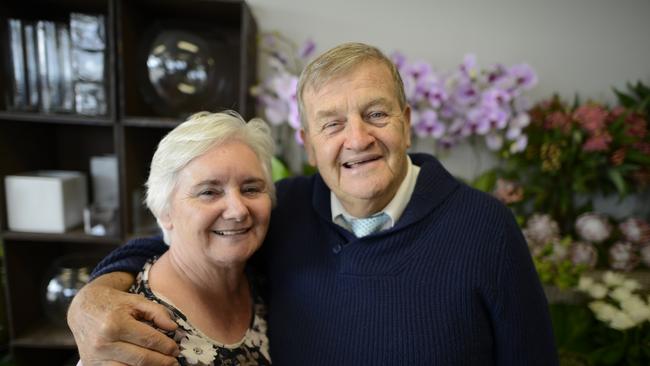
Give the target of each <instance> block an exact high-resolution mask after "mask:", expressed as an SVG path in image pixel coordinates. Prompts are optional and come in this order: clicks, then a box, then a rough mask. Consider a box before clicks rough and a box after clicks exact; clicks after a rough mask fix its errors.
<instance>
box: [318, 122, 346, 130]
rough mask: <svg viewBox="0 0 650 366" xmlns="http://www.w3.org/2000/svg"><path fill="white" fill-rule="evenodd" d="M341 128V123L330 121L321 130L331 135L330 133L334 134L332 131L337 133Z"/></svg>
mask: <svg viewBox="0 0 650 366" xmlns="http://www.w3.org/2000/svg"><path fill="white" fill-rule="evenodd" d="M342 127H343V123H342V122H341V121H331V122H327V123H325V124H324V125H323V128H322V130H323V131H325V132H327V133H331V132H334V131H338V130H339V129H341V128H342Z"/></svg>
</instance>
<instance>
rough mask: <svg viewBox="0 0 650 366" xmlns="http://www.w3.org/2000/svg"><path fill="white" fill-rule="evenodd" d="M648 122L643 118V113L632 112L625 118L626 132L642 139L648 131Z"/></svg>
mask: <svg viewBox="0 0 650 366" xmlns="http://www.w3.org/2000/svg"><path fill="white" fill-rule="evenodd" d="M647 125H648V122H646V120H645V119H643V115H641V114H638V113H631V114H629V115H628V116H627V118H625V134H626V135H628V136H635V137H638V138H640V139H642V138H644V137H645V136H646V134H647V132H648V127H647Z"/></svg>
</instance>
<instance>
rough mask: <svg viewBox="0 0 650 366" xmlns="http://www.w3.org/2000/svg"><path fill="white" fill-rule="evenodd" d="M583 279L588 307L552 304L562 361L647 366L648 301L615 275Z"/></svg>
mask: <svg viewBox="0 0 650 366" xmlns="http://www.w3.org/2000/svg"><path fill="white" fill-rule="evenodd" d="M597 277H599V278H595V277H593V276H583V277H581V278H580V281H579V284H578V289H579V291H580V292H581V293H583V294H584V295H585V297H586V298H587V302H588V306H587V307H584V306H580V305H574V304H553V305H551V315H552V317H553V325H554V331H555V336H556V342H557V344H558V347H559V349H560V355H561V357H562V358H563V361H564V360H572V361H573V362H574V363H573V364H582V365H593V366H600V365H639V366H641V365H648V364H650V296H643V295H642V294H641V293H640V291H641V290H642V289H641V284H640V283H639V282H638V281H636V280H634V279H631V278H627V277H626V276H623V275H621V274H619V273H614V272H609V271H608V272H605V273H604V274H602V276H597Z"/></svg>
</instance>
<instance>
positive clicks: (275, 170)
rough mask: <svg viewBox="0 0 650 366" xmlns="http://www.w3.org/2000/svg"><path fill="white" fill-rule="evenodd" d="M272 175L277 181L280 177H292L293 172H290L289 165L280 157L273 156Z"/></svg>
mask: <svg viewBox="0 0 650 366" xmlns="http://www.w3.org/2000/svg"><path fill="white" fill-rule="evenodd" d="M271 175H272V176H273V181H274V182H276V181H278V180H280V179H283V178H287V177H290V176H291V172H289V169H287V166H286V165H284V163H282V161H280V159H278V158H276V157H273V159H271Z"/></svg>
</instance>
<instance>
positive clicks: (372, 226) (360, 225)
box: [349, 212, 389, 238]
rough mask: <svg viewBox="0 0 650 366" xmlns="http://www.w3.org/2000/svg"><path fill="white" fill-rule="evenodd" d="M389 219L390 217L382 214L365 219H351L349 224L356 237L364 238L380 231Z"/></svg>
mask: <svg viewBox="0 0 650 366" xmlns="http://www.w3.org/2000/svg"><path fill="white" fill-rule="evenodd" d="M388 219H389V217H388V215H387V214H386V213H384V212H381V213H378V214H375V215H372V216H370V217H366V218H363V219H350V220H349V223H350V227H351V228H352V231H353V232H354V235H356V237H357V238H362V237H364V236H366V235H370V234H372V233H375V232H377V231H379V229H381V227H382V226H383V225H384V224H385V223H386V221H388Z"/></svg>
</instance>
